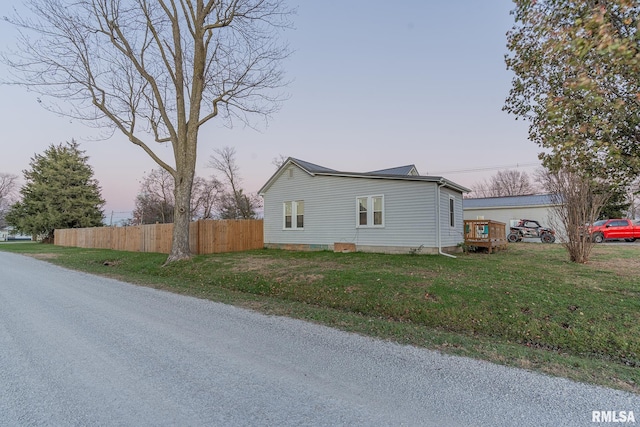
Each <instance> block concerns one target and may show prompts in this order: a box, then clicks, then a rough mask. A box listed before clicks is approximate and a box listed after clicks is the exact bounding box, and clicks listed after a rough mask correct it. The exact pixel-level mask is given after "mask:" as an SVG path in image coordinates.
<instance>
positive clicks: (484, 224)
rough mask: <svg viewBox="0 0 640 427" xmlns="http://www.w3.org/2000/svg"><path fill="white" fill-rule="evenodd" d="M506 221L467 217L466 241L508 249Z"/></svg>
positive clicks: (483, 246)
mask: <svg viewBox="0 0 640 427" xmlns="http://www.w3.org/2000/svg"><path fill="white" fill-rule="evenodd" d="M505 226H506V224H505V223H504V222H499V221H492V220H486V219H466V220H465V221H464V243H465V245H467V246H476V247H480V248H487V249H489V253H491V252H492V251H493V249H494V248H497V249H506V247H507V236H506V227H505Z"/></svg>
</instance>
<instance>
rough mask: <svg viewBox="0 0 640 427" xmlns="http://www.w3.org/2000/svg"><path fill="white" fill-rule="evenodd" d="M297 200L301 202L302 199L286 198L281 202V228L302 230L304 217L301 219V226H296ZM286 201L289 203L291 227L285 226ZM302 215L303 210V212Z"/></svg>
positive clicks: (284, 229)
mask: <svg viewBox="0 0 640 427" xmlns="http://www.w3.org/2000/svg"><path fill="white" fill-rule="evenodd" d="M298 202H303V203H304V200H287V201H285V202H283V203H282V230H283V231H292V230H304V219H303V220H302V224H303V225H302V227H298V221H297V217H298ZM287 203H291V227H289V228H287ZM302 215H303V217H304V212H303V214H302Z"/></svg>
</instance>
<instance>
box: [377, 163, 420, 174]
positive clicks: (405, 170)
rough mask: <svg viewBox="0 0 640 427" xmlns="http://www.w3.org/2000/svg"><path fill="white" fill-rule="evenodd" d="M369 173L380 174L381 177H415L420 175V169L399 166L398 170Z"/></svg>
mask: <svg viewBox="0 0 640 427" xmlns="http://www.w3.org/2000/svg"><path fill="white" fill-rule="evenodd" d="M367 173H372V174H379V175H414V176H418V175H420V174H419V173H418V169H417V168H416V165H406V166H398V167H396V168H390V169H381V170H378V171H373V172H367Z"/></svg>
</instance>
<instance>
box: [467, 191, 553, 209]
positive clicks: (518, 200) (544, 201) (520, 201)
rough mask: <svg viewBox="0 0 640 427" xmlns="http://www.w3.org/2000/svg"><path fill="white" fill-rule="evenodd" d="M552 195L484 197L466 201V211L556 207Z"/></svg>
mask: <svg viewBox="0 0 640 427" xmlns="http://www.w3.org/2000/svg"><path fill="white" fill-rule="evenodd" d="M554 204H555V203H554V202H553V197H552V195H551V194H531V195H527V196H505V197H483V198H478V199H464V200H463V201H462V205H463V206H464V208H465V209H480V208H511V207H526V206H550V205H554Z"/></svg>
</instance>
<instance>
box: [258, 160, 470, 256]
mask: <svg viewBox="0 0 640 427" xmlns="http://www.w3.org/2000/svg"><path fill="white" fill-rule="evenodd" d="M290 169H291V170H292V175H291V176H290V172H289V170H290ZM442 193H443V194H442V197H441V201H442V200H445V199H446V200H445V201H444V202H441V203H445V205H446V206H444V208H441V209H443V210H442V211H441V213H443V215H442V216H443V221H444V225H445V226H446V227H443V228H442V237H443V246H455V245H456V244H457V243H459V242H460V241H461V240H462V239H461V238H458V239H457V240H456V236H461V235H462V195H461V194H459V193H458V194H457V195H456V200H457V202H456V206H457V208H456V209H459V212H457V214H456V221H457V223H459V224H456V226H458V225H459V227H458V228H459V232H458V233H454V232H452V231H451V230H450V227H449V222H448V221H449V216H448V213H449V205H448V204H449V193H451V194H455V192H453V191H451V192H445V191H442ZM379 195H382V196H384V228H365V227H356V219H357V217H356V199H357V197H363V196H379ZM263 196H264V217H265V221H264V239H265V244H307V245H328V246H330V245H333V243H335V242H344V243H355V244H356V245H371V246H399V247H419V246H420V245H424V246H425V247H436V246H437V236H436V232H437V227H436V222H435V221H436V184H435V183H432V182H421V181H403V180H386V179H375V178H351V177H335V176H315V177H313V176H310V175H309V174H307V173H306V172H305V171H303V170H301V169H299V168H298V167H297V166H295V165H291V166H289V168H287V169H285V170H283V171H282V173H281V174H280V176H279V177H277V179H276V180H275V181H274V182H273V184H272V185H271V186H270V187H269V188H268V189H267V190H266V192H265V194H264V195H263ZM296 200H304V203H305V208H304V209H305V216H304V229H303V230H289V229H287V230H284V229H283V203H284V202H285V201H296ZM458 205H459V206H458ZM445 241H446V242H450V243H451V244H445Z"/></svg>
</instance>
